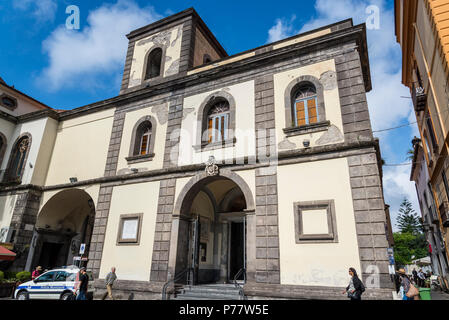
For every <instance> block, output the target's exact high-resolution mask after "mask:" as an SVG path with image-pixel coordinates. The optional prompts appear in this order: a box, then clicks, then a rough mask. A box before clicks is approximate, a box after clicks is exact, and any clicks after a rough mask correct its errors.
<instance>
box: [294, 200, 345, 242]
mask: <svg viewBox="0 0 449 320" xmlns="http://www.w3.org/2000/svg"><path fill="white" fill-rule="evenodd" d="M293 207H294V218H295V241H296V243H329V242H338V235H337V221H336V214H335V203H334V200H322V201H302V202H296V203H294V205H293Z"/></svg>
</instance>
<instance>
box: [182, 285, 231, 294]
mask: <svg viewBox="0 0 449 320" xmlns="http://www.w3.org/2000/svg"><path fill="white" fill-rule="evenodd" d="M178 290H179V292H198V293H226V294H239V289H238V288H235V287H232V288H210V287H198V286H195V287H190V288H189V287H184V288H180V289H178Z"/></svg>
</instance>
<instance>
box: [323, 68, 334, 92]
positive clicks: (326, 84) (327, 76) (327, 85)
mask: <svg viewBox="0 0 449 320" xmlns="http://www.w3.org/2000/svg"><path fill="white" fill-rule="evenodd" d="M320 82H321V83H322V84H323V88H324V90H333V89H335V88H336V87H337V74H336V73H335V71H331V70H329V71H326V72H324V73H323V74H322V75H321V77H320Z"/></svg>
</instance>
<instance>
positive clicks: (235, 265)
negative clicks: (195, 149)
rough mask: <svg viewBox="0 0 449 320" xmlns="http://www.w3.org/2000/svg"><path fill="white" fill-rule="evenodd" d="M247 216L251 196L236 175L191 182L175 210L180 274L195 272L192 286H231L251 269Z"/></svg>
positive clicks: (191, 281) (177, 266) (252, 206)
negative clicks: (247, 255) (186, 271)
mask: <svg viewBox="0 0 449 320" xmlns="http://www.w3.org/2000/svg"><path fill="white" fill-rule="evenodd" d="M248 211H254V201H253V198H252V195H251V191H250V190H249V188H248V186H247V184H246V183H245V181H244V180H243V179H242V178H240V177H239V176H238V175H236V174H235V173H232V172H228V173H227V174H226V172H225V173H221V174H220V176H218V175H217V176H207V175H206V174H201V175H199V176H197V177H195V178H192V180H191V181H190V182H189V183H188V184H187V185H186V186H185V187H184V189H183V190H182V191H181V193H180V195H179V197H178V201H177V203H176V205H175V208H174V215H175V216H177V217H179V220H178V221H179V223H177V224H175V225H176V226H177V227H178V232H177V237H175V238H176V239H172V240H175V241H176V244H177V246H176V261H172V263H173V262H175V263H174V264H175V266H174V270H175V274H179V273H181V272H182V271H183V270H185V269H187V268H190V269H191V271H190V272H189V277H188V278H186V279H185V280H186V281H189V282H190V283H192V284H205V283H226V282H232V281H233V280H234V278H235V276H236V275H237V274H238V273H239V271H240V270H241V269H245V268H246V215H247V213H248ZM178 215H179V216H178ZM172 270H173V269H172ZM243 277H244V276H243V273H240V276H239V277H237V279H238V280H243V279H244V278H243Z"/></svg>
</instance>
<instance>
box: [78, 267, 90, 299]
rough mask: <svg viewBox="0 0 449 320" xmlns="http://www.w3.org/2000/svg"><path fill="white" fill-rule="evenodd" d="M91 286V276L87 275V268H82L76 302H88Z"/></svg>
mask: <svg viewBox="0 0 449 320" xmlns="http://www.w3.org/2000/svg"><path fill="white" fill-rule="evenodd" d="M88 284H89V276H88V275H87V273H86V268H84V267H82V268H81V269H80V273H79V288H78V295H77V296H76V300H87V297H86V295H87V286H88Z"/></svg>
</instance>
